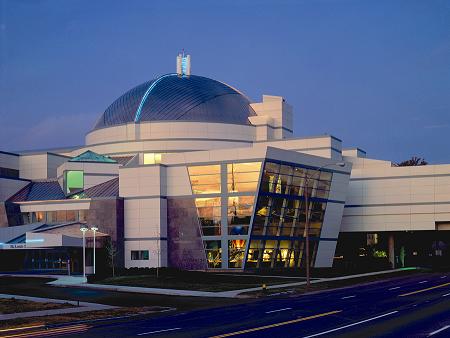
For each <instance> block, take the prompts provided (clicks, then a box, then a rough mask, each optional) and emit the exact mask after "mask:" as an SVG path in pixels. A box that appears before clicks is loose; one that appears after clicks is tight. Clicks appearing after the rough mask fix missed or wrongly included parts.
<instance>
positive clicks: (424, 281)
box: [419, 280, 428, 284]
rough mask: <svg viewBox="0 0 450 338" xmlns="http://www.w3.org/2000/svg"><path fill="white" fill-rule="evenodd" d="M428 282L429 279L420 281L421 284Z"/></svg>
mask: <svg viewBox="0 0 450 338" xmlns="http://www.w3.org/2000/svg"><path fill="white" fill-rule="evenodd" d="M426 282H428V281H427V280H423V281H421V282H419V284H423V283H426Z"/></svg>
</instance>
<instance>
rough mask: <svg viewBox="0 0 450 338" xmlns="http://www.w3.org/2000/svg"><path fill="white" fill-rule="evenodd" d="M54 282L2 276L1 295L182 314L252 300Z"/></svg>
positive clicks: (42, 279)
mask: <svg viewBox="0 0 450 338" xmlns="http://www.w3.org/2000/svg"><path fill="white" fill-rule="evenodd" d="M51 280H52V279H46V278H29V277H0V293H5V294H11V295H23V296H35V297H48V298H53V299H67V300H74V301H77V300H79V301H80V302H81V301H84V302H92V303H99V304H107V305H115V306H122V307H148V306H161V307H170V308H176V309H177V310H179V311H189V310H193V309H201V308H202V309H204V308H212V307H218V306H227V305H232V304H239V303H243V302H248V301H249V300H242V299H228V298H212V297H208V298H203V297H178V296H167V295H152V294H138V293H128V292H117V291H106V290H92V289H84V288H80V287H56V286H52V285H47V284H46V283H47V282H49V281H51Z"/></svg>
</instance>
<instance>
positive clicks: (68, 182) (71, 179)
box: [64, 170, 84, 194]
mask: <svg viewBox="0 0 450 338" xmlns="http://www.w3.org/2000/svg"><path fill="white" fill-rule="evenodd" d="M64 182H65V192H66V194H71V193H74V192H77V191H80V190H83V188H84V173H83V171H81V170H69V171H66V172H65V177H64Z"/></svg>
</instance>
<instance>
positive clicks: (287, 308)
mask: <svg viewBox="0 0 450 338" xmlns="http://www.w3.org/2000/svg"><path fill="white" fill-rule="evenodd" d="M287 310H292V308H291V307H285V308H284V309H278V310H272V311H267V312H266V313H273V312H280V311H287Z"/></svg>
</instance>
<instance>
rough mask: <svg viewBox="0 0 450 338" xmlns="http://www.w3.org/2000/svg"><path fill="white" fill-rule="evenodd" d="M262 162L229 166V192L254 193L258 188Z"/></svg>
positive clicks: (231, 164) (230, 164)
mask: <svg viewBox="0 0 450 338" xmlns="http://www.w3.org/2000/svg"><path fill="white" fill-rule="evenodd" d="M260 170H261V162H249V163H229V164H227V186H228V192H229V193H233V192H249V191H250V192H253V191H256V188H257V186H258V179H259V172H260Z"/></svg>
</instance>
